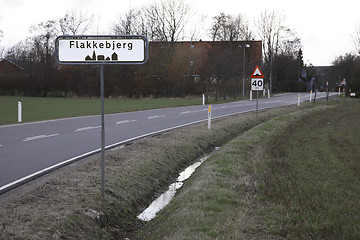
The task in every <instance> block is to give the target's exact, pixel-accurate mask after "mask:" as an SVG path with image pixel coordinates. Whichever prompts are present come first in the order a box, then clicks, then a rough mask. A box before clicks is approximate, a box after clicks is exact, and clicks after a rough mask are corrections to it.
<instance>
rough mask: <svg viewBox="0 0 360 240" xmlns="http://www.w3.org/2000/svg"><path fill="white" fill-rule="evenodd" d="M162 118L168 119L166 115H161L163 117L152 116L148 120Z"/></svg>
mask: <svg viewBox="0 0 360 240" xmlns="http://www.w3.org/2000/svg"><path fill="white" fill-rule="evenodd" d="M162 117H166V115H161V116H151V117H148V118H147V119H154V118H162Z"/></svg>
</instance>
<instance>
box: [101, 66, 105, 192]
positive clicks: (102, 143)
mask: <svg viewBox="0 0 360 240" xmlns="http://www.w3.org/2000/svg"><path fill="white" fill-rule="evenodd" d="M100 88H101V90H100V91H101V197H102V198H105V121H104V64H100Z"/></svg>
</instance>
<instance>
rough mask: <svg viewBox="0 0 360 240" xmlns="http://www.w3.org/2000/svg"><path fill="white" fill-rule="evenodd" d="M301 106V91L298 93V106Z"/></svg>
mask: <svg viewBox="0 0 360 240" xmlns="http://www.w3.org/2000/svg"><path fill="white" fill-rule="evenodd" d="M299 106H300V93H299V95H298V107H299Z"/></svg>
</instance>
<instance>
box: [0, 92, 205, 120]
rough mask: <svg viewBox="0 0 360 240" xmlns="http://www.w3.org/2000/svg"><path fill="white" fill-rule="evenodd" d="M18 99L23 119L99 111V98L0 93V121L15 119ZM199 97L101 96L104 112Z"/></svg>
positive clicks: (190, 101)
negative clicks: (8, 94)
mask: <svg viewBox="0 0 360 240" xmlns="http://www.w3.org/2000/svg"><path fill="white" fill-rule="evenodd" d="M18 101H20V102H22V108H23V113H22V117H23V122H31V121H41V120H49V119H56V118H66V117H77V116H87V115H99V114H101V100H100V99H99V98H40V97H9V96H0V125H1V124H12V123H16V122H17V120H18V117H17V114H18ZM200 104H202V98H200V97H198V98H190V97H189V98H157V99H156V98H155V99H146V98H142V99H105V100H104V111H105V114H107V113H119V112H129V111H137V110H146V109H155V108H165V107H179V106H187V105H200Z"/></svg>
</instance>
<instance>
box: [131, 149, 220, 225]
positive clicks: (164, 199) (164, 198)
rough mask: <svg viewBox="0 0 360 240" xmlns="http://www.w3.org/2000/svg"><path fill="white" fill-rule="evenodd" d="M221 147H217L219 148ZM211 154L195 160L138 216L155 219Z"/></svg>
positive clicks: (141, 218) (139, 217)
mask: <svg viewBox="0 0 360 240" xmlns="http://www.w3.org/2000/svg"><path fill="white" fill-rule="evenodd" d="M218 149H219V148H215V150H218ZM210 155H211V154H209V155H206V156H204V157H202V158H200V160H199V161H197V162H195V163H194V164H192V165H191V166H189V167H187V168H186V169H185V170H184V171H182V172H181V173H180V174H179V177H178V178H177V179H176V182H174V183H172V184H171V185H170V186H169V189H168V190H167V191H166V192H164V193H163V194H161V195H160V196H159V197H158V198H157V199H155V200H154V201H153V202H152V203H151V204H150V205H149V207H148V208H146V209H145V210H144V211H143V212H142V213H140V214H139V215H138V216H137V218H138V219H140V220H142V221H150V220H151V219H153V218H154V217H155V216H156V214H157V213H158V212H159V211H160V210H162V209H163V208H164V207H165V206H166V205H168V204H169V202H170V201H171V199H172V198H173V197H174V196H175V193H176V190H178V189H179V188H181V187H182V185H183V184H184V181H185V180H186V179H188V178H189V177H190V176H191V175H192V174H193V173H194V172H195V170H196V168H198V167H199V166H200V165H201V164H202V163H203V162H204V161H205V160H206V159H208V158H209V157H210Z"/></svg>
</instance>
